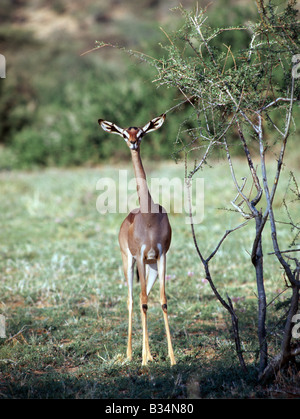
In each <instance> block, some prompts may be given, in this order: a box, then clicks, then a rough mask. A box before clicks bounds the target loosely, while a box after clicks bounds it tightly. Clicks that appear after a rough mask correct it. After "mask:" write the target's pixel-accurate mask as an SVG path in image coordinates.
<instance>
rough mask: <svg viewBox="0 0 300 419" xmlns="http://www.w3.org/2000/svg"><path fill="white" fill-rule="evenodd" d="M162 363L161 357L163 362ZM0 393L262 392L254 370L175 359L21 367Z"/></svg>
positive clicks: (176, 395) (179, 395)
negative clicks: (35, 368)
mask: <svg viewBox="0 0 300 419" xmlns="http://www.w3.org/2000/svg"><path fill="white" fill-rule="evenodd" d="M163 364H167V362H165V363H163ZM0 397H1V398H22V399H23V398H24V399H32V398H34V399H54V398H59V399H68V398H71V399H74V398H79V399H80V398H83V399H84V398H89V399H196V398H247V397H252V398H254V397H264V392H263V389H260V388H258V387H257V383H256V371H255V369H254V368H250V370H249V373H248V374H247V375H246V374H244V373H243V372H242V371H241V369H240V368H239V367H238V366H232V367H224V366H222V363H221V362H219V363H217V364H216V363H214V365H208V364H206V365H202V366H201V363H200V362H199V360H197V361H196V360H195V361H194V362H190V361H189V362H188V363H187V364H186V363H185V362H184V361H181V362H180V363H179V364H178V365H176V366H174V367H172V368H170V367H169V365H168V366H166V365H160V364H158V363H153V364H152V365H150V366H147V367H140V366H137V365H129V364H127V365H125V366H124V365H123V366H122V365H113V366H110V367H105V368H104V367H103V366H102V367H101V366H99V368H98V372H97V368H96V367H95V366H94V367H93V369H91V368H90V369H88V368H87V366H85V367H79V368H78V369H77V368H76V369H75V371H73V372H71V373H70V372H62V373H60V372H57V371H54V370H52V371H48V372H45V371H44V372H38V371H30V370H25V369H24V370H22V369H20V368H19V367H18V371H13V370H12V369H11V373H10V374H9V375H8V374H5V376H2V378H1V379H0Z"/></svg>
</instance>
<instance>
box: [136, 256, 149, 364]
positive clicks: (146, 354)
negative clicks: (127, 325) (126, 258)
mask: <svg viewBox="0 0 300 419" xmlns="http://www.w3.org/2000/svg"><path fill="white" fill-rule="evenodd" d="M137 267H138V271H139V277H140V283H141V294H140V305H141V317H142V327H143V355H142V357H143V360H142V365H147V362H148V361H152V360H153V358H152V356H151V353H150V347H149V336H148V328H147V310H148V295H147V284H146V278H145V265H144V264H142V263H140V262H138V263H137Z"/></svg>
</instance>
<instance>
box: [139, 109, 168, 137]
mask: <svg viewBox="0 0 300 419" xmlns="http://www.w3.org/2000/svg"><path fill="white" fill-rule="evenodd" d="M165 119H166V115H165V114H162V115H160V116H158V117H157V118H153V119H151V121H149V122H148V124H146V125H145V126H144V127H143V128H142V130H143V131H144V133H145V134H148V132H151V131H155V130H157V129H158V128H160V127H161V126H162V124H163V123H164V122H165Z"/></svg>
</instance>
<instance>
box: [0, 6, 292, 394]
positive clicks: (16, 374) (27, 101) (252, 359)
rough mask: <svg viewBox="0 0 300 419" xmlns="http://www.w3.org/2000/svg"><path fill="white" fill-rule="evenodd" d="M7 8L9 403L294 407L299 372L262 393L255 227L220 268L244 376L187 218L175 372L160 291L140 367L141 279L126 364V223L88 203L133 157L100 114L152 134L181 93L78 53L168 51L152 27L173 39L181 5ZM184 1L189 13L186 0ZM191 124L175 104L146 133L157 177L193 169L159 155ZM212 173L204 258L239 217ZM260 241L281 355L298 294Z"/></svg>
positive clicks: (4, 280)
mask: <svg viewBox="0 0 300 419" xmlns="http://www.w3.org/2000/svg"><path fill="white" fill-rule="evenodd" d="M5 1H6V4H5V7H3V8H1V12H0V20H1V22H0V23H1V25H0V53H2V54H4V55H5V56H6V59H7V78H6V79H0V142H1V144H0V169H2V170H1V172H0V194H1V197H2V199H1V201H0V220H1V237H2V239H1V247H0V272H1V284H2V286H1V299H0V314H2V315H4V316H5V319H6V335H7V337H6V338H5V339H0V398H54V397H57V398H186V397H191V398H193V397H209V398H220V397H237V398H238V397H248V398H255V397H299V373H297V372H296V373H295V371H294V370H290V371H288V372H287V373H286V375H280V376H278V377H277V379H276V381H275V382H273V383H272V384H268V385H265V386H262V385H260V384H258V383H257V363H258V357H259V343H258V340H257V331H256V329H257V325H256V322H257V319H256V307H257V294H256V282H255V275H254V273H253V270H252V268H251V266H249V263H248V262H249V252H250V251H251V244H252V242H253V237H252V236H251V231H250V232H249V229H245V230H242V231H241V233H240V234H239V236H238V237H236V236H234V235H232V236H230V238H228V240H227V242H226V247H224V248H222V249H221V251H220V252H219V253H218V256H217V257H216V260H215V263H214V267H213V271H212V274H216V276H217V286H218V287H220V288H221V289H222V292H224V295H225V294H226V293H228V295H230V296H231V298H232V301H233V304H234V307H235V310H236V311H237V312H238V313H239V321H240V330H241V340H242V344H243V350H244V355H245V360H246V362H247V365H248V366H249V368H248V373H247V374H245V373H244V372H243V371H242V370H241V368H240V366H239V364H238V360H237V357H236V353H235V351H234V343H233V340H232V339H231V338H232V336H231V335H230V330H231V324H230V318H229V317H228V313H227V312H226V311H225V310H224V309H223V308H222V306H221V305H220V304H218V302H217V301H216V300H215V297H214V296H213V295H212V292H211V289H210V288H209V285H208V283H207V281H206V279H205V276H204V272H203V269H202V267H201V265H200V263H199V261H198V258H197V255H196V253H195V249H194V244H193V242H192V240H191V233H190V226H188V225H186V224H185V222H184V220H183V217H185V216H186V214H183V215H179V214H174V213H172V211H171V214H170V221H171V224H172V228H173V241H172V248H171V251H170V253H169V256H168V272H167V274H168V276H167V295H168V301H169V313H170V326H171V332H172V335H173V344H174V349H175V356H176V359H177V365H176V366H175V367H174V368H172V369H171V368H170V366H169V360H168V358H167V348H166V342H165V337H164V331H163V324H162V315H161V308H160V306H159V299H158V294H159V291H158V287H156V286H155V287H154V289H153V292H152V293H151V298H150V301H149V310H148V312H149V334H150V346H151V349H152V351H153V355H154V362H153V363H151V364H149V365H148V366H147V367H143V368H142V367H141V348H142V347H141V325H140V318H139V309H138V294H139V285H138V284H135V287H134V291H135V292H134V295H135V319H134V331H135V336H134V342H133V350H134V355H133V361H132V362H131V363H128V362H127V361H126V359H125V352H126V337H127V307H126V298H127V287H126V284H125V282H124V277H123V273H122V270H121V261H120V254H119V249H118V244H117V234H118V230H119V225H120V223H121V221H122V219H123V218H124V214H106V215H100V214H99V213H98V212H97V211H96V207H95V204H96V199H97V195H98V193H99V191H97V190H96V183H97V181H98V180H99V179H100V178H101V177H110V178H112V179H115V180H116V182H117V184H118V170H119V169H120V168H122V169H124V168H127V167H130V166H129V165H128V164H127V162H122V163H120V160H123V159H124V160H125V159H129V155H128V150H127V148H126V147H125V145H124V146H123V143H122V146H123V147H121V146H119V144H120V143H119V142H118V139H117V138H115V137H113V139H111V138H110V137H109V138H108V137H107V136H106V135H105V133H103V132H102V131H101V130H100V129H99V127H98V124H97V120H98V118H99V117H105V118H106V119H110V120H113V121H115V122H117V123H118V125H121V126H129V125H132V124H136V125H139V124H144V123H145V122H146V121H148V120H149V119H150V118H151V117H153V116H157V115H158V114H160V113H161V112H164V111H165V110H167V109H170V108H172V107H173V106H176V105H177V104H179V103H180V101H181V100H182V98H181V97H179V95H178V93H177V92H176V91H175V89H174V90H173V89H171V88H170V89H156V87H155V85H154V84H152V83H151V80H153V77H154V75H155V70H154V69H153V68H151V67H150V66H149V65H145V64H144V62H143V60H142V59H141V58H139V59H137V57H136V56H134V57H130V56H128V55H126V54H124V53H122V52H121V51H119V50H118V49H112V48H102V49H101V50H98V51H95V52H91V53H88V54H85V55H81V54H82V53H84V52H86V51H88V50H90V49H92V48H93V47H94V42H95V40H99V41H104V42H107V43H114V44H118V45H119V46H120V47H123V46H125V47H126V48H127V49H131V50H139V51H142V52H144V53H146V54H149V55H151V56H153V57H161V56H163V55H164V49H163V48H162V47H161V46H160V45H159V44H160V42H162V43H164V44H165V41H167V42H169V41H168V39H167V38H166V34H165V33H164V32H163V31H161V30H160V29H159V27H160V26H162V27H163V28H164V31H165V32H166V33H167V32H168V31H169V30H172V29H176V28H178V27H180V19H181V14H180V13H177V12H176V11H174V12H170V10H169V8H171V7H173V6H177V2H175V1H164V0H142V1H140V2H138V3H137V2H136V1H135V0H134V1H133V0H132V1H131V0H130V1H129V0H127V1H126V2H124V1H120V0H113V1H109V0H101V2H95V1H94V0H93V1H91V0H87V1H85V2H84V6H83V5H82V2H80V1H79V0H76V1H74V0H73V1H71V0H70V1H62V0H55V1H47V0H35V1H31V2H27V1H25V0H14V1H9V0H5ZM3 2H4V0H3ZM181 3H182V4H183V6H184V7H187V8H192V7H193V6H194V2H193V1H189V0H184V1H181ZM199 3H201V5H202V6H206V5H207V4H206V3H205V2H199ZM280 3H281V2H280V1H278V4H280ZM209 10H210V13H209V16H210V23H211V25H215V27H221V26H223V25H224V22H225V23H226V25H232V26H236V25H238V24H239V23H241V22H243V23H244V22H245V20H247V21H248V20H251V17H252V16H253V15H254V14H255V13H256V9H255V7H253V5H252V3H250V2H248V1H243V0H239V1H233V0H232V1H226V0H218V1H215V2H213V3H212V4H211V5H210V6H209ZM221 11H222V13H221ZM226 36H228V37H229V38H228V39H226V40H224V42H226V43H227V42H228V44H229V43H232V41H233V40H232V39H230V36H231V33H230V32H229V33H228V34H227V35H226ZM249 39H250V37H249V35H248V34H247V32H240V33H238V35H237V36H236V38H235V39H234V45H235V46H236V48H237V49H241V48H243V45H245V43H247V42H248V41H249ZM217 47H218V46H217V45H216V48H217ZM179 111H180V112H179ZM190 117H191V111H190V109H189V106H181V107H178V108H176V112H175V111H174V112H170V113H169V114H168V119H167V123H166V124H165V125H164V126H163V128H162V129H161V130H159V131H157V133H155V134H153V135H149V137H147V141H145V142H144V143H143V145H142V153H143V156H144V157H146V159H145V160H148V162H147V163H146V171H147V174H148V177H149V178H150V177H151V176H153V177H168V178H172V177H179V178H183V176H184V166H183V165H181V164H180V163H179V164H178V165H175V164H174V162H173V161H170V162H167V163H166V162H165V160H166V159H171V157H172V153H173V151H174V150H175V151H176V150H177V147H178V144H179V143H176V140H177V137H178V128H179V127H180V128H181V131H180V139H181V140H182V139H184V138H185V135H186V133H185V130H186V129H187V128H191V127H192V124H193V122H192V119H191V118H190ZM295 117H297V116H296V115H295ZM297 135H299V131H296V132H295V134H294V138H293V140H292V141H291V142H289V147H288V150H287V154H288V160H287V161H286V166H285V167H284V170H283V174H282V178H281V182H280V186H279V192H278V196H279V198H280V197H281V198H282V196H285V198H286V202H289V210H290V211H291V214H292V215H293V216H297V211H296V210H295V208H294V197H293V194H292V195H291V196H289V194H290V193H291V190H290V189H289V186H290V187H294V185H291V183H289V182H290V178H289V171H290V170H293V171H294V173H295V176H296V177H299V153H298V152H297V148H298V145H297V143H296V140H297V138H299V137H298V136H297ZM186 140H187V141H188V137H187V138H186ZM231 140H232V141H234V138H232V139H231ZM174 143H175V144H174ZM214 157H219V155H215V156H214ZM158 159H163V160H164V161H162V162H158V161H157V160H158ZM99 161H100V164H99ZM111 162H113V163H114V164H111ZM95 165H97V167H96V168H95V167H93V166H95ZM212 165H213V166H214V170H211V169H210V168H207V169H208V170H205V171H204V172H203V173H202V172H201V177H204V179H205V214H204V222H203V223H202V224H199V225H197V226H196V231H197V235H198V237H200V238H201V243H202V244H203V245H204V246H205V247H206V248H207V252H208V253H209V250H211V249H213V248H214V245H215V243H216V240H217V239H218V238H219V237H220V235H221V234H223V232H224V225H228V226H230V227H231V226H234V225H235V222H236V214H232V212H229V211H224V210H222V209H220V208H219V207H220V200H219V198H218V197H219V196H220V195H221V194H222V197H223V201H225V203H224V204H225V205H226V202H227V201H228V206H230V200H231V199H232V196H233V194H235V189H234V188H233V187H232V188H231V187H229V186H228V182H227V180H226V179H228V178H227V176H230V175H229V172H228V170H229V168H228V165H227V164H226V163H223V162H222V160H221V159H220V160H219V161H218V160H217V159H214V160H213V161H212ZM24 169H26V170H24ZM28 169H34V170H28ZM243 169H244V164H243V163H241V162H240V160H239V158H237V160H236V161H235V170H236V175H237V177H239V178H240V177H241V176H243V174H244V170H243ZM272 169H273V168H272V167H270V170H271V171H272ZM131 174H132V172H131ZM225 174H226V176H225ZM226 200H227V201H226ZM276 209H277V210H278V211H279V212H278V217H279V218H280V220H281V221H283V222H285V221H288V215H287V213H286V209H285V207H284V206H283V205H282V202H281V200H280V199H279V200H278V201H276ZM267 228H268V226H267ZM292 236H293V237H294V232H291V231H290V230H287V229H283V230H282V231H280V238H281V240H282V243H284V244H285V243H286V244H287V245H288V244H289V243H290V241H291V237H292ZM267 237H268V236H267V235H266V239H264V240H265V243H264V245H265V249H266V255H265V261H264V267H265V282H266V285H267V287H266V288H267V302H268V318H267V333H268V341H269V353H270V356H272V355H274V354H276V353H277V352H278V350H279V346H280V342H281V337H282V326H283V323H284V320H285V317H286V305H285V301H286V299H287V298H288V297H289V295H290V290H289V289H288V288H286V287H285V284H284V281H283V279H282V277H281V271H280V270H279V265H278V263H274V259H273V258H272V259H270V258H269V256H268V252H271V251H272V246H271V243H269V241H268V239H267ZM297 374H298V375H297ZM297 386H298V387H297Z"/></svg>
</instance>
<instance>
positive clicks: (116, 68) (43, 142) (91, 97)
mask: <svg viewBox="0 0 300 419" xmlns="http://www.w3.org/2000/svg"><path fill="white" fill-rule="evenodd" d="M6 3H7V4H6V7H5V8H2V10H3V11H2V12H1V15H0V23H1V26H0V52H1V53H2V54H4V55H5V57H6V60H7V78H6V79H1V80H0V145H1V150H0V151H1V153H0V168H2V169H10V168H30V167H33V166H49V165H56V166H66V165H68V166H71V165H80V164H95V163H97V162H98V161H99V159H102V160H106V159H107V158H114V159H116V160H119V159H120V158H127V157H128V156H127V153H126V154H124V152H123V151H122V150H119V149H118V148H116V147H115V144H114V142H112V141H110V140H109V139H107V137H106V136H105V134H103V133H102V132H101V131H100V129H99V127H98V125H97V120H98V118H99V117H104V118H106V119H108V120H113V121H116V122H118V124H119V125H121V126H122V125H123V126H125V127H126V126H130V125H133V124H134V125H142V124H144V123H145V121H148V120H149V119H151V118H152V117H154V116H156V115H159V114H161V113H162V112H164V111H165V110H167V109H170V108H171V107H173V106H174V105H176V104H178V93H177V92H176V90H175V89H157V88H156V87H155V85H154V84H153V83H151V80H153V78H154V75H155V70H154V69H153V68H151V66H149V65H147V64H146V65H145V64H144V63H143V62H142V61H141V60H140V59H137V58H130V57H129V56H128V55H127V54H124V53H122V52H120V51H117V50H115V49H113V50H112V49H107V48H106V49H102V50H100V51H96V52H93V53H89V54H86V55H83V56H82V55H81V54H82V53H84V52H86V51H88V50H90V49H92V48H93V47H94V45H95V40H99V41H104V42H110V43H114V44H116V45H119V46H121V47H126V48H127V49H132V50H139V51H141V52H144V53H145V54H148V55H151V56H153V57H162V56H164V49H163V48H162V47H161V46H160V42H163V43H165V41H166V40H167V39H166V35H165V34H164V33H163V31H162V30H160V27H161V26H162V27H163V29H164V31H168V30H172V29H176V28H177V27H178V26H179V23H180V21H181V19H182V16H181V14H180V12H178V11H176V10H174V11H170V8H172V7H174V6H177V5H178V3H177V2H176V1H175V0H174V1H167V2H166V1H160V0H156V1H150V0H143V1H141V2H139V3H138V5H137V4H136V2H134V1H126V2H121V1H119V0H114V1H108V0H104V1H101V2H95V1H91V0H88V1H86V2H85V3H84V6H83V5H82V2H80V1H61V0H56V1H51V2H50V1H46V0H36V1H34V2H33V1H32V2H25V1H22V0H18V1H14V2H11V1H8V0H7V1H6ZM124 3H125V4H124ZM181 3H182V4H183V5H184V6H186V7H193V3H194V2H192V1H189V0H185V1H183V2H181ZM204 4H205V3H204ZM209 7H210V24H211V25H213V26H215V27H218V26H222V25H223V23H224V21H226V24H228V25H238V24H239V23H241V22H244V21H245V19H247V20H248V19H251V17H252V16H253V15H254V13H255V7H253V5H251V3H250V4H249V2H240V1H237V2H235V1H232V2H230V7H228V2H227V1H225V0H218V2H215V3H213V4H211V5H210V6H209ZM220 10H222V14H221V13H220ZM229 37H230V35H229ZM249 37H250V34H247V33H245V32H240V33H239V34H238V36H237V39H235V42H234V44H235V46H236V48H237V49H240V48H243V46H245V43H247V42H248V41H249ZM227 38H228V36H227ZM223 41H224V42H227V41H228V43H229V42H231V41H232V40H231V39H224V40H223ZM189 115H190V110H189V107H188V106H186V107H182V108H181V109H180V113H179V112H177V113H173V114H170V119H171V120H170V122H169V123H168V124H166V126H165V127H164V130H163V131H162V132H160V133H157V135H156V136H154V137H153V138H150V139H149V141H148V142H147V143H145V145H144V149H143V154H144V156H147V157H149V158H151V159H153V158H155V159H158V158H161V159H169V158H170V157H171V154H172V151H173V149H174V141H175V140H176V138H177V134H178V127H179V126H180V124H181V123H182V122H183V121H186V120H187V123H186V127H190V126H191V125H192V122H189V120H188V118H189ZM181 135H182V136H184V134H181ZM161 140H163V141H161Z"/></svg>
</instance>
